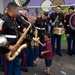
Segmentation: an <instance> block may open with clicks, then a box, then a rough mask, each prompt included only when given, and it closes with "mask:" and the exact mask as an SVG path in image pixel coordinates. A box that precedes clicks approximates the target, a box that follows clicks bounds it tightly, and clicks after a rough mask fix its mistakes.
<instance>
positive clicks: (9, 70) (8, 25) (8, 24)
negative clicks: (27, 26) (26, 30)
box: [0, 2, 20, 75]
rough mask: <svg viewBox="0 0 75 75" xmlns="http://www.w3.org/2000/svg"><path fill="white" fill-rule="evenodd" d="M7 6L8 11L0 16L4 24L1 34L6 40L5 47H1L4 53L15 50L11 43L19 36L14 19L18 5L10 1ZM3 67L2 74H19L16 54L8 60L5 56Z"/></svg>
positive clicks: (13, 43)
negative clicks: (12, 58)
mask: <svg viewBox="0 0 75 75" xmlns="http://www.w3.org/2000/svg"><path fill="white" fill-rule="evenodd" d="M7 8H8V12H7V13H6V14H5V15H4V16H3V17H2V18H1V19H2V20H3V21H4V24H3V25H2V35H5V37H6V38H7V40H8V43H7V45H6V46H5V48H3V49H2V48H1V49H2V52H3V53H4V54H7V53H8V52H9V51H13V52H15V51H16V48H15V47H14V46H13V45H15V43H16V42H17V40H18V38H19V32H18V25H17V23H16V19H15V17H16V16H17V15H18V10H19V7H18V5H17V4H16V3H14V2H10V3H9V4H8V5H7ZM1 49H0V50H1ZM4 69H5V70H4V71H5V72H4V75H13V74H14V75H20V64H19V59H18V56H17V57H16V58H15V59H14V60H13V61H8V60H7V59H6V56H5V58H4Z"/></svg>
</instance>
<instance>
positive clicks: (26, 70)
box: [21, 69, 29, 72]
mask: <svg viewBox="0 0 75 75" xmlns="http://www.w3.org/2000/svg"><path fill="white" fill-rule="evenodd" d="M21 71H23V72H29V70H28V69H25V70H24V69H21Z"/></svg>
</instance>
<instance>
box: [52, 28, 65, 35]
mask: <svg viewBox="0 0 75 75" xmlns="http://www.w3.org/2000/svg"><path fill="white" fill-rule="evenodd" d="M53 33H54V34H57V35H62V34H65V29H64V28H54V29H53Z"/></svg>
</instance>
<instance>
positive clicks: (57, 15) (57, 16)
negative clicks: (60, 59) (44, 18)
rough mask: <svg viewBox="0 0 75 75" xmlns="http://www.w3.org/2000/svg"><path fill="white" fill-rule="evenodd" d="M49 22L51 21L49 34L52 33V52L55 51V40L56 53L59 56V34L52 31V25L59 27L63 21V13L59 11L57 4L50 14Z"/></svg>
mask: <svg viewBox="0 0 75 75" xmlns="http://www.w3.org/2000/svg"><path fill="white" fill-rule="evenodd" d="M50 23H51V34H52V50H53V54H54V51H55V41H57V43H56V45H57V50H56V53H57V54H58V55H59V56H62V55H61V50H60V49H61V35H56V34H54V33H53V29H54V27H55V28H56V27H57V28H61V27H62V25H63V23H64V15H63V14H62V13H61V7H60V6H57V7H56V10H55V12H53V13H52V14H51V15H50Z"/></svg>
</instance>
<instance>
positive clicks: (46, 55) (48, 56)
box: [38, 33, 52, 75]
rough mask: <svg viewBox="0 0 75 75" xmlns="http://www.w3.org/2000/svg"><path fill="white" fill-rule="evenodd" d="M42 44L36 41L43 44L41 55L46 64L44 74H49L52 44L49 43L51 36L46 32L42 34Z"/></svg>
mask: <svg viewBox="0 0 75 75" xmlns="http://www.w3.org/2000/svg"><path fill="white" fill-rule="evenodd" d="M44 39H45V41H44V44H42V43H41V42H40V41H39V40H38V43H39V44H41V45H42V46H43V49H44V50H43V51H42V52H41V55H42V56H43V58H44V60H45V65H46V71H45V72H46V75H51V65H52V44H51V38H50V35H49V34H48V33H45V34H44Z"/></svg>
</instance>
